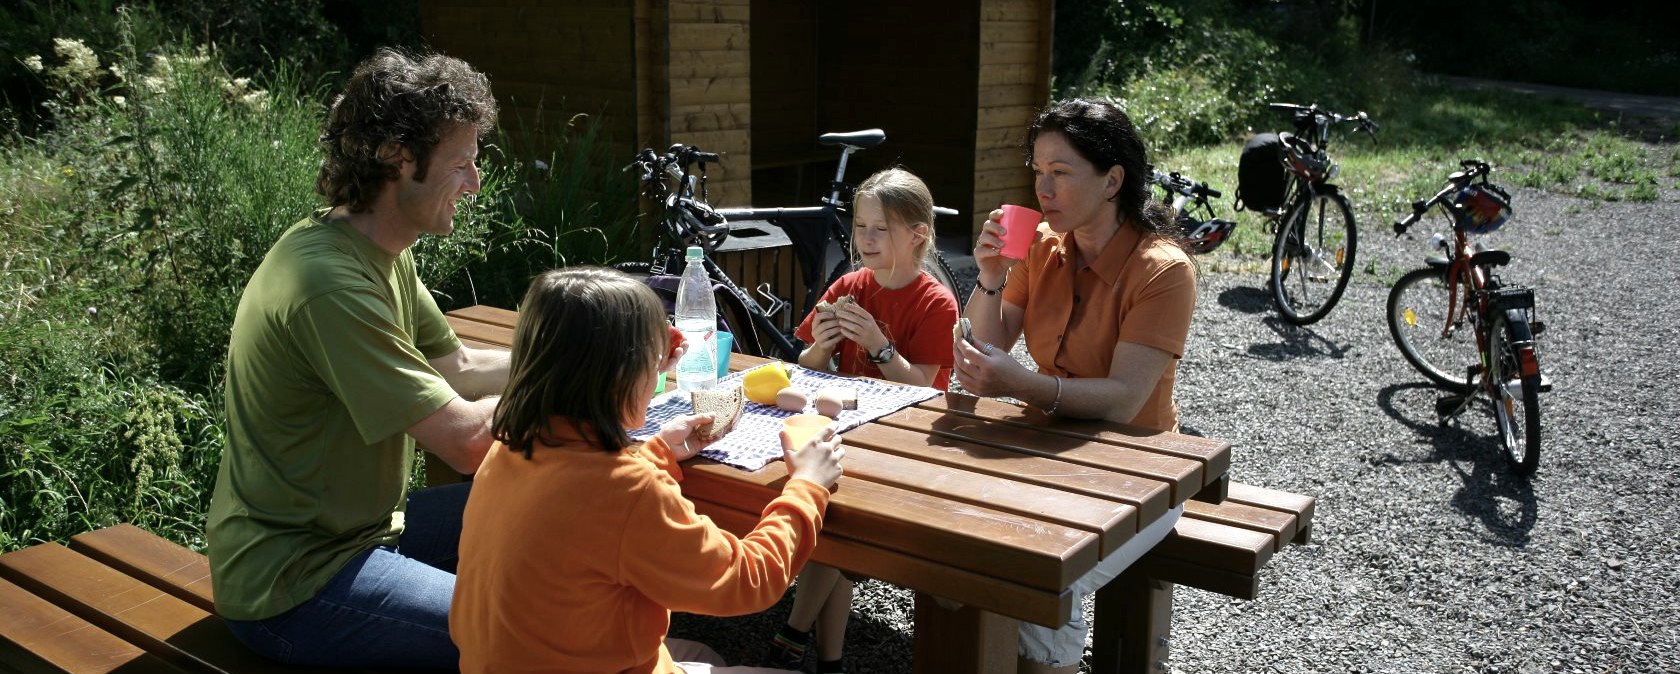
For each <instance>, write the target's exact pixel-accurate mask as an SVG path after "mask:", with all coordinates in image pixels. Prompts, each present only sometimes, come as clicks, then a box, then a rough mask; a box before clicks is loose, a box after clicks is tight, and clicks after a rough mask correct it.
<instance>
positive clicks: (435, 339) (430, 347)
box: [414, 277, 461, 359]
mask: <svg viewBox="0 0 1680 674" xmlns="http://www.w3.org/2000/svg"><path fill="white" fill-rule="evenodd" d="M414 287H415V288H416V289H417V290H416V293H415V295H416V297H415V298H414V306H415V311H414V343H415V345H416V346H418V347H419V349H420V354H421V355H423V356H425V357H426V358H427V359H432V358H442V357H444V356H447V355H449V354H452V353H455V352H456V351H457V350H459V349H460V348H461V339H460V338H459V337H456V336H455V329H454V328H451V327H449V320H448V319H446V318H444V316H443V311H442V310H440V309H438V305H437V300H436V299H433V298H432V291H430V290H427V289H426V284H425V283H423V282H421V281H420V279H419V277H415V279H414Z"/></svg>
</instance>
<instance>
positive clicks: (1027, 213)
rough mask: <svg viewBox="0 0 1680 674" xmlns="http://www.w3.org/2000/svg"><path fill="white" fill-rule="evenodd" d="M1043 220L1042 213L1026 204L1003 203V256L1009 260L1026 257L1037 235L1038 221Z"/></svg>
mask: <svg viewBox="0 0 1680 674" xmlns="http://www.w3.org/2000/svg"><path fill="white" fill-rule="evenodd" d="M1043 221H1044V214H1043V213H1040V212H1038V211H1035V210H1033V209H1030V208H1027V207H1026V206H1016V205H1014V204H1004V205H1003V250H1002V251H1001V252H1002V253H1003V256H1004V257H1007V258H1009V259H1011V260H1025V259H1027V250H1028V249H1030V248H1032V245H1033V239H1035V238H1037V236H1038V223H1040V222H1043Z"/></svg>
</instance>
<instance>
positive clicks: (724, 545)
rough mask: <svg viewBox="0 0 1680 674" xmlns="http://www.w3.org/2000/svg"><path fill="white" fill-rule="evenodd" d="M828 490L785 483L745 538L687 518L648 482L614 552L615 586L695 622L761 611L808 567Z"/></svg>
mask: <svg viewBox="0 0 1680 674" xmlns="http://www.w3.org/2000/svg"><path fill="white" fill-rule="evenodd" d="M827 507H828V490H826V489H823V488H822V487H821V486H819V485H816V484H813V483H810V482H807V481H804V480H788V482H787V484H786V486H784V487H783V488H782V494H781V496H779V497H777V498H776V500H774V501H771V502H770V504H769V505H767V506H765V508H764V513H763V515H762V516H761V517H760V519H759V521H758V525H757V526H756V527H754V528H753V530H752V532H750V533H748V534H747V535H746V536H745V537H742V538H737V537H736V536H735V535H734V534H731V533H729V532H728V531H724V530H723V529H721V528H719V527H718V526H717V525H716V524H713V523H712V520H711V519H710V518H708V517H705V516H702V515H700V514H698V513H696V512H694V504H692V503H690V502H689V501H688V499H686V498H684V497H683V495H682V492H681V491H679V490H678V488H677V485H676V484H675V483H674V482H668V481H665V480H662V479H655V480H650V482H649V483H648V484H647V485H646V488H645V489H644V491H643V493H642V494H641V495H640V496H639V497H638V498H637V500H636V502H635V504H634V505H633V506H632V512H631V513H630V517H629V519H628V522H627V526H628V527H629V528H630V529H632V530H631V531H629V532H627V533H628V535H626V536H624V537H623V539H622V541H623V543H622V544H623V545H624V546H625V549H624V550H621V551H620V554H619V559H620V573H621V576H622V578H623V582H625V583H626V584H628V585H630V586H632V587H635V588H636V589H637V590H639V591H640V592H641V593H642V594H644V595H647V597H648V598H649V599H652V600H653V601H655V602H657V603H658V604H660V605H662V606H664V607H666V608H668V609H670V610H673V611H683V612H687V613H698V614H703V615H744V614H748V613H756V612H758V611H763V610H765V609H767V608H770V606H772V605H774V604H775V603H776V601H777V600H779V599H781V597H782V595H783V594H784V593H786V592H787V588H788V586H789V585H791V584H792V583H793V579H794V577H795V576H797V575H798V573H799V570H800V569H801V568H803V567H804V566H805V562H806V561H807V560H809V559H810V557H811V551H812V550H814V549H815V548H816V545H817V532H818V531H819V530H821V529H822V517H823V512H824V511H825V510H826V509H827Z"/></svg>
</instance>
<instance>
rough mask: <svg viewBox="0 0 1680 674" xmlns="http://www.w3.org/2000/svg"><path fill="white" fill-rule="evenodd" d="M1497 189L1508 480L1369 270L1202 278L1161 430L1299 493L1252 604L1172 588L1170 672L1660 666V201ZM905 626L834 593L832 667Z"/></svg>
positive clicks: (1670, 213)
mask: <svg viewBox="0 0 1680 674" xmlns="http://www.w3.org/2000/svg"><path fill="white" fill-rule="evenodd" d="M1671 184H1672V183H1671ZM1514 197H1515V198H1514V200H1513V202H1514V206H1515V209H1516V216H1515V218H1514V219H1513V221H1512V223H1510V224H1508V225H1506V227H1505V228H1504V229H1503V230H1502V231H1500V232H1498V233H1496V234H1495V235H1492V236H1489V237H1485V238H1484V240H1485V241H1486V243H1488V244H1491V245H1494V246H1498V247H1501V248H1504V249H1506V250H1509V251H1511V252H1512V254H1513V256H1514V258H1515V259H1514V261H1513V263H1512V266H1511V267H1510V268H1509V269H1508V271H1507V273H1506V274H1505V277H1506V278H1507V279H1508V280H1509V281H1512V282H1517V283H1525V284H1529V285H1532V286H1534V287H1535V288H1536V297H1537V305H1538V311H1539V314H1540V318H1541V319H1542V320H1544V321H1545V322H1546V324H1547V332H1546V333H1545V334H1544V335H1542V336H1541V338H1540V346H1541V349H1542V350H1541V352H1540V355H1541V366H1542V369H1543V370H1544V371H1545V372H1546V373H1547V374H1548V376H1549V377H1550V378H1551V381H1552V382H1553V385H1554V389H1553V391H1552V392H1550V393H1548V394H1544V395H1543V396H1542V397H1541V412H1542V421H1541V425H1542V428H1543V431H1544V441H1543V446H1542V449H1541V458H1540V468H1539V471H1538V473H1537V474H1536V475H1535V476H1534V477H1533V478H1532V479H1529V480H1524V479H1519V478H1517V477H1514V476H1513V475H1512V474H1511V473H1510V471H1509V470H1508V469H1507V468H1506V466H1505V464H1504V459H1503V458H1502V457H1501V456H1500V454H1499V453H1498V449H1497V446H1496V445H1495V444H1494V440H1493V438H1492V433H1493V428H1492V426H1493V422H1492V419H1491V417H1490V416H1488V415H1486V414H1482V415H1476V414H1467V415H1466V418H1465V419H1464V420H1463V423H1460V424H1454V425H1447V426H1442V425H1440V424H1439V423H1438V422H1437V419H1436V416H1435V413H1434V404H1433V403H1434V400H1435V398H1436V397H1437V396H1438V395H1439V394H1438V392H1437V391H1435V390H1434V389H1432V388H1429V387H1428V386H1427V385H1425V383H1424V381H1425V380H1424V379H1423V378H1422V376H1421V375H1418V374H1417V373H1416V372H1414V371H1413V370H1412V369H1411V368H1410V366H1409V365H1407V364H1406V362H1405V361H1404V360H1403V359H1402V358H1401V357H1400V354H1399V352H1398V351H1397V350H1396V349H1395V347H1394V345H1393V343H1392V342H1391V341H1390V339H1389V336H1388V332H1387V328H1386V327H1385V325H1384V322H1383V317H1382V313H1383V308H1384V303H1385V301H1386V298H1387V293H1388V286H1387V285H1386V284H1385V283H1384V281H1383V279H1382V278H1379V276H1376V275H1368V274H1360V275H1358V276H1356V277H1355V279H1354V282H1353V283H1352V284H1351V285H1350V286H1349V288H1348V291H1347V294H1346V296H1345V297H1344V298H1343V299H1342V301H1341V304H1339V305H1338V306H1337V307H1336V309H1335V310H1334V311H1333V312H1332V313H1331V314H1330V316H1329V317H1328V318H1326V319H1325V320H1323V321H1321V322H1320V323H1318V324H1317V325H1313V326H1309V327H1305V328H1293V327H1290V326H1288V325H1287V324H1285V323H1282V322H1281V321H1279V320H1278V319H1277V318H1276V316H1275V314H1274V311H1273V309H1272V307H1271V301H1270V299H1269V295H1267V294H1266V291H1265V290H1264V287H1265V279H1264V278H1263V277H1262V276H1260V275H1259V274H1250V273H1230V272H1216V271H1210V270H1206V269H1205V270H1204V273H1203V275H1202V277H1201V278H1200V285H1201V290H1200V300H1199V304H1198V306H1197V310H1196V318H1195V322H1194V325H1193V327H1192V330H1191V337H1190V342H1189V345H1188V348H1187V354H1186V356H1185V358H1184V360H1183V361H1182V362H1181V364H1180V366H1179V384H1178V391H1177V396H1178V402H1179V406H1180V410H1181V413H1182V415H1183V423H1184V424H1186V425H1187V426H1189V427H1192V428H1194V429H1196V430H1198V431H1199V432H1201V433H1203V434H1205V435H1208V436H1212V437H1218V438H1222V439H1225V440H1229V441H1231V442H1233V443H1234V444H1235V445H1236V450H1235V452H1234V456H1233V461H1232V467H1231V474H1232V476H1233V477H1234V478H1235V479H1237V480H1239V481H1242V482H1246V483H1250V484H1256V485H1262V486H1266V487H1272V488H1276V489H1283V490H1287V491H1293V492H1299V493H1304V494H1311V495H1313V496H1316V497H1317V498H1318V507H1317V513H1316V517H1315V520H1314V542H1313V544H1312V545H1309V546H1304V547H1301V546H1296V547H1291V548H1289V549H1287V550H1286V551H1284V552H1283V553H1280V554H1279V555H1277V556H1275V557H1274V558H1273V559H1272V561H1271V563H1270V565H1269V566H1268V567H1267V569H1266V575H1265V577H1264V580H1263V581H1262V588H1261V593H1260V597H1259V598H1258V599H1257V600H1255V601H1237V600H1233V599H1230V598H1227V597H1224V596H1222V595H1216V594H1211V593H1206V592H1202V591H1199V590H1194V589H1185V588H1179V590H1178V592H1177V594H1176V596H1175V607H1176V614H1175V618H1174V621H1173V627H1172V634H1173V658H1172V661H1171V663H1170V664H1171V668H1172V670H1173V671H1175V672H1517V673H1519V674H1530V673H1537V672H1581V673H1590V674H1601V673H1607V672H1680V655H1676V653H1680V543H1677V542H1676V541H1677V538H1676V536H1675V534H1674V532H1673V531H1672V529H1673V527H1675V526H1676V525H1677V524H1680V505H1676V499H1675V495H1676V494H1677V493H1680V458H1677V456H1676V452H1675V449H1676V444H1677V441H1676V436H1677V435H1680V405H1677V404H1676V403H1675V398H1674V397H1673V396H1672V393H1673V391H1674V387H1675V385H1676V383H1680V360H1677V359H1676V358H1675V357H1674V352H1675V349H1676V346H1675V343H1676V341H1677V340H1680V318H1676V311H1675V309H1676V307H1677V306H1680V300H1677V299H1676V292H1677V291H1680V272H1676V270H1675V267H1674V265H1675V260H1676V259H1677V255H1676V253H1680V245H1676V243H1675V241H1674V239H1673V238H1671V236H1669V234H1670V232H1671V229H1672V227H1673V226H1674V223H1675V222H1677V221H1680V194H1676V193H1675V192H1674V191H1673V190H1665V191H1664V193H1663V195H1662V199H1661V200H1660V201H1659V202H1657V203H1647V204H1631V203H1605V204H1599V205H1593V204H1591V203H1590V202H1586V201H1583V200H1580V199H1575V198H1570V197H1564V196H1559V195H1554V194H1547V193H1543V192H1536V191H1532V190H1516V192H1515V194H1514ZM1386 230H1387V227H1386V223H1382V224H1380V225H1378V224H1375V223H1366V224H1365V226H1364V227H1362V229H1361V233H1362V234H1364V235H1365V239H1364V240H1363V241H1362V242H1361V246H1360V251H1359V255H1360V258H1361V265H1360V266H1361V268H1366V267H1367V265H1368V264H1374V267H1375V268H1376V269H1378V270H1401V269H1405V268H1410V267H1413V266H1417V265H1416V261H1418V260H1421V258H1422V255H1423V253H1424V252H1425V251H1424V248H1425V244H1424V242H1423V239H1425V238H1427V236H1428V234H1429V232H1428V231H1424V230H1422V228H1420V229H1419V230H1417V231H1419V232H1420V233H1421V236H1420V237H1418V238H1417V239H1414V240H1405V239H1401V240H1396V239H1394V238H1393V237H1392V236H1391V235H1387V234H1386ZM1204 266H1205V267H1207V268H1211V267H1213V266H1215V265H1204ZM1217 266H1219V267H1221V268H1224V267H1230V266H1233V265H1217ZM1390 278H1392V276H1390ZM1233 375H1237V376H1233ZM788 604H789V601H788V600H787V599H784V600H783V602H782V603H781V604H780V605H778V606H777V607H776V608H774V609H772V610H771V611H769V612H767V613H765V614H761V615H759V616H753V617H749V618H737V619H729V620H720V619H711V618H697V617H692V616H680V617H679V618H678V619H677V623H676V626H675V628H674V629H673V635H675V636H685V637H689V638H698V639H700V640H703V641H706V642H707V643H711V644H714V645H715V646H716V647H717V648H718V650H719V652H721V653H722V654H723V655H724V656H725V657H727V658H729V659H730V661H731V662H744V663H755V662H758V658H759V654H760V652H761V644H762V643H763V642H764V641H765V640H767V639H768V638H769V636H770V635H771V634H772V633H773V631H774V630H775V629H776V628H777V627H778V626H779V625H780V624H781V622H782V621H783V620H784V619H785V617H786V615H787V610H788ZM1087 610H1089V607H1087ZM911 624H912V621H911V610H910V597H909V593H908V592H907V591H904V590H902V589H899V588H895V587H892V586H889V585H886V584H884V583H879V582H873V581H871V582H867V583H864V584H862V585H860V586H859V596H858V599H857V601H856V602H855V603H854V613H853V620H852V623H851V627H850V629H849V630H848V636H847V638H848V642H847V661H848V664H849V665H850V667H851V671H853V672H906V671H909V653H910V630H911Z"/></svg>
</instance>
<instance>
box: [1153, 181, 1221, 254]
mask: <svg viewBox="0 0 1680 674" xmlns="http://www.w3.org/2000/svg"><path fill="white" fill-rule="evenodd" d="M1149 182H1151V183H1153V184H1154V185H1155V186H1157V187H1160V188H1161V191H1162V195H1161V203H1163V204H1166V205H1167V207H1168V208H1170V209H1172V217H1174V218H1176V219H1177V220H1178V226H1179V228H1180V229H1182V230H1183V231H1184V238H1183V242H1184V248H1185V250H1188V251H1190V252H1191V253H1193V254H1196V255H1203V254H1206V253H1211V252H1213V251H1214V250H1215V249H1217V248H1219V245H1220V244H1223V243H1225V239H1226V238H1228V237H1229V236H1230V235H1231V230H1233V229H1236V227H1237V223H1236V221H1235V220H1226V219H1223V218H1220V217H1218V214H1217V213H1215V212H1214V210H1213V204H1212V203H1211V202H1210V201H1208V200H1209V199H1218V198H1219V196H1220V193H1219V190H1216V189H1213V188H1211V187H1208V184H1207V183H1205V182H1202V183H1199V182H1195V181H1193V180H1191V179H1189V178H1186V177H1184V176H1181V175H1179V174H1178V173H1162V172H1160V171H1156V170H1154V169H1151V175H1150V177H1149Z"/></svg>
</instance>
